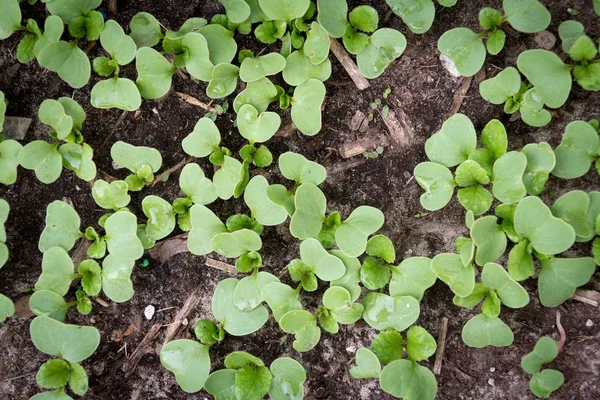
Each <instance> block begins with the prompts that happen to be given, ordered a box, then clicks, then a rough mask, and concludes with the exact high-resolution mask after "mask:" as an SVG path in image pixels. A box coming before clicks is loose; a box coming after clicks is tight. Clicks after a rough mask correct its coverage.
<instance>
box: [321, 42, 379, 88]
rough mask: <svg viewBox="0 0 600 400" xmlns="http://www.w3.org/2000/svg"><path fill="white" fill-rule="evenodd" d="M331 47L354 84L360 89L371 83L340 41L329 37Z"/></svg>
mask: <svg viewBox="0 0 600 400" xmlns="http://www.w3.org/2000/svg"><path fill="white" fill-rule="evenodd" d="M329 48H330V49H331V52H332V53H333V55H334V56H335V58H337V59H338V61H339V62H340V63H341V64H342V67H344V69H345V70H346V72H347V73H348V75H350V78H352V80H353V81H354V84H355V85H356V87H357V88H358V90H364V89H366V88H368V87H370V86H371V85H370V84H369V81H367V79H366V78H365V77H364V76H363V74H361V73H360V71H359V69H358V67H357V66H356V64H355V63H354V60H352V58H351V57H350V55H348V53H347V52H346V50H345V49H344V48H343V47H342V46H341V45H340V44H339V43H338V41H337V40H336V39H334V38H329Z"/></svg>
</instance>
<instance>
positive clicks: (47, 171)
mask: <svg viewBox="0 0 600 400" xmlns="http://www.w3.org/2000/svg"><path fill="white" fill-rule="evenodd" d="M57 146H58V142H56V143H52V144H50V143H48V142H46V141H43V140H34V141H33V142H29V143H27V144H26V145H25V146H24V147H23V149H21V151H20V152H19V156H18V157H19V164H20V165H21V166H22V167H23V168H25V169H31V170H34V171H35V176H36V177H37V178H38V179H39V180H40V182H42V183H46V184H49V183H52V182H54V181H56V180H57V179H58V178H59V176H60V174H61V172H62V168H63V165H62V156H61V155H60V153H59V152H58V149H57Z"/></svg>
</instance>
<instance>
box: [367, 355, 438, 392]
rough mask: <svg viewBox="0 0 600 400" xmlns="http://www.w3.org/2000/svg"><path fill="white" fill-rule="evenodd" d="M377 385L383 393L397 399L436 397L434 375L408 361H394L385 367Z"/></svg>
mask: <svg viewBox="0 0 600 400" xmlns="http://www.w3.org/2000/svg"><path fill="white" fill-rule="evenodd" d="M379 384H380V385H381V389H383V391H384V392H386V393H390V394H391V395H393V396H395V397H397V398H404V399H422V400H434V399H435V396H436V395H437V382H436V379H435V375H433V373H432V372H431V371H430V370H428V369H427V368H425V367H423V366H421V365H419V364H417V363H416V362H414V361H410V360H396V361H393V362H391V363H390V364H388V365H386V366H385V368H384V369H383V371H381V375H380V377H379Z"/></svg>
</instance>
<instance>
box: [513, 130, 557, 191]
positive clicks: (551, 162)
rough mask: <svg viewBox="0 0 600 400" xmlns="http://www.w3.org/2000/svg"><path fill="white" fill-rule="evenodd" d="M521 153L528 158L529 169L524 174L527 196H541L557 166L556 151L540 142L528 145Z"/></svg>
mask: <svg viewBox="0 0 600 400" xmlns="http://www.w3.org/2000/svg"><path fill="white" fill-rule="evenodd" d="M521 152H522V153H523V154H525V156H526V157H527V167H526V168H525V173H524V174H523V184H524V185H525V188H526V190H527V194H531V195H539V194H540V193H542V190H544V185H545V184H546V181H548V176H549V175H550V171H552V170H553V169H554V166H555V164H556V158H555V157H554V151H553V150H552V147H550V145H549V144H548V143H546V142H540V143H537V144H536V143H530V144H528V145H526V146H525V147H523V150H521Z"/></svg>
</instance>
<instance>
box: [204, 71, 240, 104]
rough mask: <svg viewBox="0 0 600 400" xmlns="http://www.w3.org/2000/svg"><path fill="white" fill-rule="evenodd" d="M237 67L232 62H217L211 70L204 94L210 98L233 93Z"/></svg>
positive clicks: (235, 84) (218, 97) (220, 97)
mask: <svg viewBox="0 0 600 400" xmlns="http://www.w3.org/2000/svg"><path fill="white" fill-rule="evenodd" d="M239 70H240V69H239V67H237V66H236V65H233V64H225V63H221V64H217V65H215V67H214V68H213V70H212V76H211V79H210V83H209V84H208V87H207V88H206V95H207V96H208V97H210V98H211V99H222V98H223V97H227V96H229V95H230V94H231V93H233V92H234V91H235V89H236V87H237V78H238V73H239Z"/></svg>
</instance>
